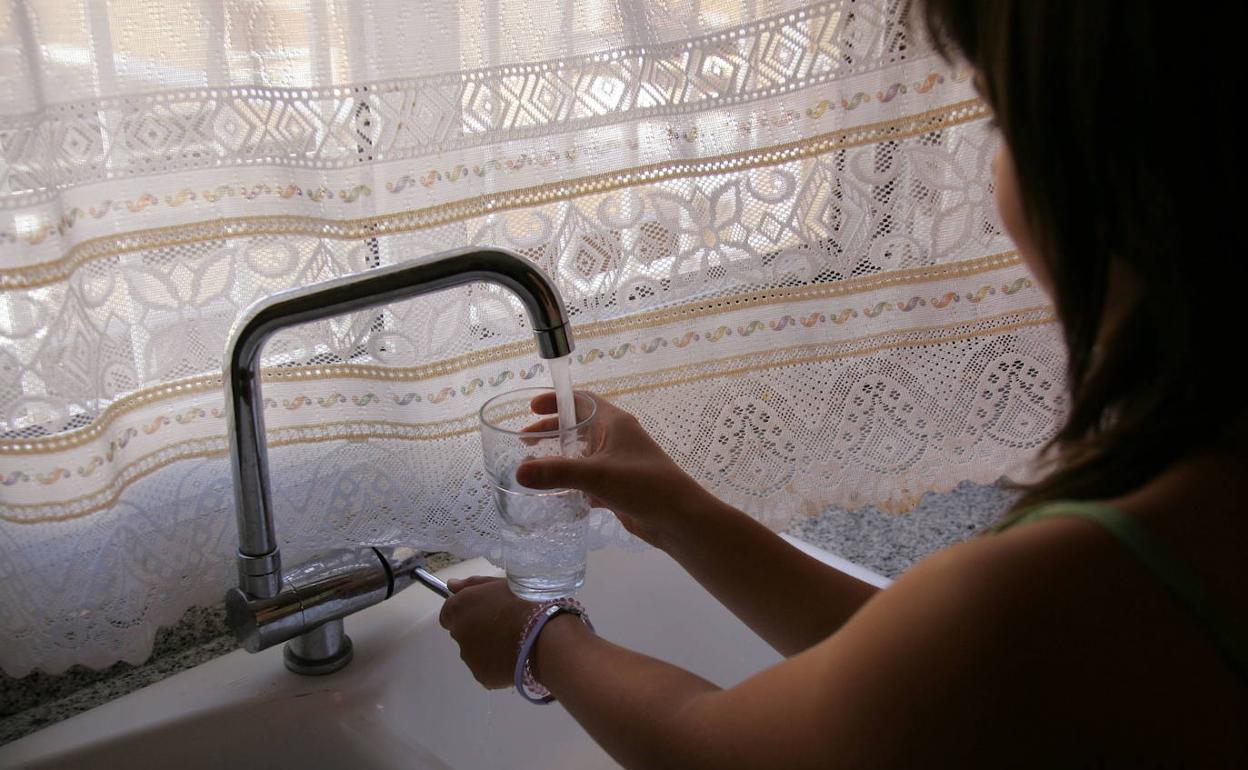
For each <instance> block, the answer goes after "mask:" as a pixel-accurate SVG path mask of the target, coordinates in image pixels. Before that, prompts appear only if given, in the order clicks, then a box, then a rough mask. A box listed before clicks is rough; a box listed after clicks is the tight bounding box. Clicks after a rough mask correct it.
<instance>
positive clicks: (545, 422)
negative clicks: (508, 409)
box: [520, 417, 559, 433]
mask: <svg viewBox="0 0 1248 770" xmlns="http://www.w3.org/2000/svg"><path fill="white" fill-rule="evenodd" d="M548 430H559V418H558V417H544V418H542V419H540V420H538V421H537V422H535V423H533V424H532V425H526V426H524V427H523V428H521V429H520V432H521V433H541V432H544V431H548Z"/></svg>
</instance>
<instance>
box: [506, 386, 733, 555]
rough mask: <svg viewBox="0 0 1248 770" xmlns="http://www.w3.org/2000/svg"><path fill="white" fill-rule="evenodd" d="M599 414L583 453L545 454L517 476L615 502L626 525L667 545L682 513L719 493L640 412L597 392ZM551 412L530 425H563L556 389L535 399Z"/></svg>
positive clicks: (595, 501)
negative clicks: (684, 464)
mask: <svg viewBox="0 0 1248 770" xmlns="http://www.w3.org/2000/svg"><path fill="white" fill-rule="evenodd" d="M593 398H594V400H595V401H596V402H597V403H598V414H597V417H595V419H594V425H593V427H592V428H591V430H590V436H589V444H590V447H589V452H588V453H587V455H586V456H585V457H584V458H575V459H574V458H564V457H543V458H538V459H533V460H529V461H527V462H525V463H524V464H522V465H521V466H520V467H519V468H517V469H516V480H517V481H519V482H520V483H521V484H523V485H525V486H526V487H532V488H533V489H567V488H570V489H579V490H582V491H584V492H586V493H588V494H589V498H590V503H591V504H592V505H594V506H595V507H602V508H610V509H611V510H612V511H613V512H614V513H615V515H616V517H617V518H619V520H620V523H621V524H623V525H624V528H625V529H626V530H628V531H629V532H631V533H632V534H634V535H636V536H637V537H639V538H641V539H642V540H645V541H646V542H647V543H649V544H651V545H653V546H657V547H659V548H664V540H665V539H666V538H667V536H668V534H669V533H670V532H671V530H672V529H673V528H674V527H677V526H679V525H680V524H681V522H682V516H683V515H686V514H688V513H690V512H691V511H692V510H693V509H697V508H700V507H709V506H710V505H711V504H713V503H714V497H712V496H711V494H710V493H709V492H707V491H706V490H704V489H702V487H700V486H698V483H697V482H696V481H694V480H693V479H692V478H691V477H690V476H689V475H688V474H687V473H685V472H684V471H683V470H681V469H680V466H678V465H676V463H675V462H673V461H672V459H671V458H670V457H668V456H667V453H666V452H664V451H663V449H662V448H661V447H660V446H659V445H658V444H657V443H655V441H654V439H652V438H651V437H650V434H648V433H646V430H645V428H643V427H641V423H639V422H638V421H637V418H636V417H634V416H633V415H631V414H629V413H628V412H626V411H624V410H623V409H620V408H619V407H617V406H615V405H613V404H611V403H610V402H608V401H607V400H606V399H604V398H602V397H601V396H597V395H595V396H594V397H593ZM532 408H533V411H534V412H535V413H537V414H547V415H556V416H554V417H547V418H545V419H543V420H540V421H538V422H537V423H535V424H533V425H530V426H529V427H527V428H525V430H527V431H546V430H556V429H558V427H559V418H558V416H557V412H558V408H557V406H556V404H555V394H554V393H548V394H543V395H541V396H538V397H537V398H535V399H533V402H532Z"/></svg>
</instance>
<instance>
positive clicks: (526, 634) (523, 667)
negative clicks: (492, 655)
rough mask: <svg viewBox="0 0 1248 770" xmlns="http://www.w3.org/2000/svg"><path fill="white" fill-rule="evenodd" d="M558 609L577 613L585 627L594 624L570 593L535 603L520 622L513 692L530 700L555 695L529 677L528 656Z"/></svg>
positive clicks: (549, 698) (530, 664)
mask: <svg viewBox="0 0 1248 770" xmlns="http://www.w3.org/2000/svg"><path fill="white" fill-rule="evenodd" d="M562 612H570V613H572V614H573V615H578V616H580V618H581V620H582V621H584V622H585V625H587V626H589V630H590V631H593V630H594V624H593V623H590V622H589V615H587V614H586V613H585V607H584V605H582V604H581V603H580V602H578V601H577V600H576V599H573V598H571V597H565V598H563V599H551V600H550V601H546V602H542V603H541V604H539V605H537V608H536V609H534V610H533V614H532V615H530V616H529V622H528V623H526V624H525V625H524V631H523V632H522V633H521V634H520V653H519V654H518V655H517V656H516V692H518V693H520V694H521V695H522V696H524V699H525V700H527V701H528V702H530V703H550V702H551V701H553V700H554V699H555V696H553V695H551V694H550V690H547V689H546V688H545V687H543V686H542V685H541V683H539V682H538V681H537V680H536V679H535V678H534V677H533V661H532V660H531V659H530V657H531V656H532V654H533V646H534V645H536V644H537V635H538V634H540V633H541V632H542V629H543V628H544V627H545V626H546V623H547V622H548V621H550V619H551V618H553V617H554V616H556V615H558V614H560V613H562ZM530 690H532V692H533V694H532V695H530V694H529V691H530Z"/></svg>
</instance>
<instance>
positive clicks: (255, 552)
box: [224, 249, 572, 674]
mask: <svg viewBox="0 0 1248 770" xmlns="http://www.w3.org/2000/svg"><path fill="white" fill-rule="evenodd" d="M477 281H485V282H489V283H495V284H499V285H501V286H503V287H505V288H507V289H510V290H511V291H512V292H514V293H515V294H516V295H517V296H518V297H519V298H520V301H521V302H522V303H523V305H524V308H525V310H526V311H527V313H528V317H529V324H530V326H532V328H533V334H534V335H535V337H536V341H537V349H538V353H539V355H541V357H542V358H560V357H562V356H565V355H567V354H568V353H570V352H572V337H571V332H570V330H569V329H568V326H567V312H566V311H565V310H564V307H563V300H562V299H561V298H560V297H559V292H558V291H557V290H556V289H555V285H554V283H552V282H551V280H550V278H549V277H548V276H547V275H546V274H545V273H543V272H542V271H541V270H540V269H538V268H537V267H536V266H534V265H533V264H532V263H531V262H529V261H527V260H525V259H523V258H522V257H520V256H518V255H516V254H513V253H511V252H509V251H505V250H502V249H458V250H454V251H447V252H443V253H441V254H436V255H434V256H431V257H428V258H425V259H421V260H417V261H414V262H407V263H403V264H398V265H390V266H387V267H381V268H377V269H374V270H369V271H367V272H363V273H356V274H354V275H348V276H344V277H342V278H336V279H334V280H330V281H325V282H323V283H319V284H315V285H312V286H307V287H303V288H299V289H292V290H290V291H284V292H280V293H278V294H274V295H273V296H271V297H267V298H265V299H262V300H260V301H258V302H256V303H255V304H253V305H252V306H251V307H249V308H248V309H247V310H246V311H244V313H243V316H242V317H241V318H240V319H239V320H238V321H237V322H236V323H235V324H234V328H233V329H232V331H231V333H230V342H229V344H228V346H227V348H226V359H225V372H224V374H225V388H226V409H227V413H226V418H227V422H228V427H229V446H230V470H231V472H232V474H233V477H234V505H235V511H236V513H237V516H238V588H233V589H230V591H229V592H228V593H227V594H226V597H225V600H226V614H227V619H228V621H229V624H230V627H231V628H232V629H233V630H234V634H235V636H236V637H237V638H238V640H239V643H240V644H241V645H242V646H243V648H244V649H246V650H247V651H249V652H259V651H260V650H263V649H266V648H268V647H272V646H273V645H275V644H278V643H279V642H284V641H288V642H289V643H288V644H287V645H286V649H285V661H286V667H287V668H288V669H290V670H291V671H294V672H296V673H299V674H328V673H331V672H333V671H337V670H338V669H340V668H342V667H343V666H345V665H347V663H349V662H350V661H351V649H352V648H351V639H350V638H349V637H348V636H347V635H346V633H345V632H344V630H343V622H342V619H343V618H344V617H346V616H347V615H350V614H351V613H353V612H358V611H359V610H362V609H364V608H365V607H370V606H372V605H374V604H377V603H378V602H381V601H384V600H385V599H388V598H390V597H391V596H393V595H394V594H396V593H398V592H399V591H401V590H403V589H404V588H407V587H408V586H410V585H412V584H413V583H415V582H419V583H422V584H424V585H425V586H427V587H429V588H431V589H433V590H434V591H437V592H438V593H440V594H441V595H442V596H443V597H445V596H447V595H449V592H448V590H447V588H446V584H445V583H443V582H442V581H441V580H439V579H438V578H437V577H435V576H434V575H432V574H430V573H429V572H428V571H426V570H425V568H424V554H423V553H422V552H421V551H419V550H418V549H415V548H407V547H403V546H394V547H387V548H373V547H371V546H361V547H358V548H344V549H337V550H334V551H331V552H329V553H327V554H322V555H321V556H319V557H317V558H314V559H311V560H310V561H308V562H306V563H304V564H301V565H299V566H298V567H295V568H294V569H292V570H290V571H289V572H285V573H284V572H283V571H282V559H281V552H280V550H279V548H278V545H277V536H276V533H275V531H274V527H273V513H272V502H271V498H270V496H269V463H268V450H267V448H266V446H265V444H264V400H263V398H262V396H261V393H260V350H261V348H263V347H264V343H265V342H266V341H267V340H268V339H269V337H270V336H272V335H273V333H274V332H276V331H278V330H279V329H283V328H286V327H288V326H294V325H296V324H301V323H306V322H308V321H316V320H319V319H322V318H328V317H330V316H336V315H342V314H344V313H350V312H352V311H356V310H363V309H366V308H370V307H374V306H377V305H384V304H386V303H389V302H395V301H398V300H402V299H407V298H409V297H414V296H417V295H419V294H427V293H430V292H435V291H439V290H441V289H447V288H450V287H453V286H460V285H462V284H466V283H474V282H477Z"/></svg>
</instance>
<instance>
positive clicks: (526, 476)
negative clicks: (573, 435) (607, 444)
mask: <svg viewBox="0 0 1248 770" xmlns="http://www.w3.org/2000/svg"><path fill="white" fill-rule="evenodd" d="M597 476H598V469H597V467H596V466H594V465H593V463H592V461H590V460H586V459H569V458H566V457H541V458H537V459H535V460H525V461H524V462H523V463H522V464H521V465H520V467H519V468H516V481H518V482H520V483H521V484H523V485H524V486H526V487H528V488H530V489H586V487H587V486H592V485H593V483H594V481H595V479H596V478H597Z"/></svg>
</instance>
